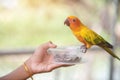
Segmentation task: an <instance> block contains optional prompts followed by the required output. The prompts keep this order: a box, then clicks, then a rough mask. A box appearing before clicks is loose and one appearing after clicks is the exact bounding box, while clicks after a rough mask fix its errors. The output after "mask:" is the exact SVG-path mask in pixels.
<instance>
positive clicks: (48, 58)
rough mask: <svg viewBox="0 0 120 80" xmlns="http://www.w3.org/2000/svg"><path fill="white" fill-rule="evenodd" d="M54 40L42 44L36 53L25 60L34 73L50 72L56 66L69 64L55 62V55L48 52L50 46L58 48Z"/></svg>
mask: <svg viewBox="0 0 120 80" xmlns="http://www.w3.org/2000/svg"><path fill="white" fill-rule="evenodd" d="M56 47H57V46H56V45H55V44H53V43H52V42H47V43H44V44H42V45H40V46H39V47H38V48H37V49H36V50H35V52H34V54H33V55H32V56H31V57H30V58H29V59H28V60H27V61H26V62H25V63H26V65H27V66H28V68H29V70H30V71H31V73H32V74H36V73H44V72H50V71H52V70H53V69H55V68H58V67H62V66H69V65H66V64H57V63H54V60H53V56H52V55H50V54H48V53H47V50H48V49H49V48H56Z"/></svg>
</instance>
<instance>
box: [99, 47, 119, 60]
mask: <svg viewBox="0 0 120 80" xmlns="http://www.w3.org/2000/svg"><path fill="white" fill-rule="evenodd" d="M101 48H103V49H104V50H105V51H107V52H108V53H109V54H110V55H112V56H113V57H114V58H117V59H118V60H120V58H119V57H118V56H117V55H115V53H114V52H113V51H112V50H111V49H110V48H107V47H101Z"/></svg>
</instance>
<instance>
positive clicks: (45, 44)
mask: <svg viewBox="0 0 120 80" xmlns="http://www.w3.org/2000/svg"><path fill="white" fill-rule="evenodd" d="M55 47H56V45H55V44H53V43H52V42H51V41H49V42H47V43H44V44H43V45H42V46H41V49H45V50H47V49H48V48H55Z"/></svg>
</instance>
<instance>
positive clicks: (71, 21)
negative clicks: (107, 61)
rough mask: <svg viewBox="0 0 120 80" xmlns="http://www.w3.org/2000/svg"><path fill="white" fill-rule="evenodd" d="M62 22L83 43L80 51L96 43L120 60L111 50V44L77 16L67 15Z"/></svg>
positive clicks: (84, 50)
mask: <svg viewBox="0 0 120 80" xmlns="http://www.w3.org/2000/svg"><path fill="white" fill-rule="evenodd" d="M64 24H66V25H67V26H69V28H70V29H71V30H72V32H73V34H74V35H75V36H76V37H77V39H78V40H79V41H80V42H82V43H83V44H84V45H82V46H81V49H82V52H84V53H85V52H86V51H87V49H88V48H90V47H91V46H93V45H97V46H99V47H101V48H103V49H104V50H105V51H107V52H108V53H109V54H110V55H112V56H113V57H115V58H117V59H118V60H120V58H119V57H118V56H116V55H115V54H114V52H113V51H112V50H111V49H113V46H112V45H111V44H110V43H108V42H107V41H106V40H104V39H103V38H102V37H101V36H100V35H98V34H97V33H96V32H94V31H92V30H91V29H89V28H88V27H87V26H85V25H84V24H83V23H82V22H81V21H80V20H79V19H78V18H77V17H75V16H69V17H68V18H67V19H66V20H65V22H64Z"/></svg>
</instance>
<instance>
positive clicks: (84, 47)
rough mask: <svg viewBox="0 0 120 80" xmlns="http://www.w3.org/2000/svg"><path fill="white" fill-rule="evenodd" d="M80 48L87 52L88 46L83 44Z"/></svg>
mask: <svg viewBox="0 0 120 80" xmlns="http://www.w3.org/2000/svg"><path fill="white" fill-rule="evenodd" d="M80 50H81V52H83V53H86V51H87V47H86V46H85V45H82V46H81V47H80Z"/></svg>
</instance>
